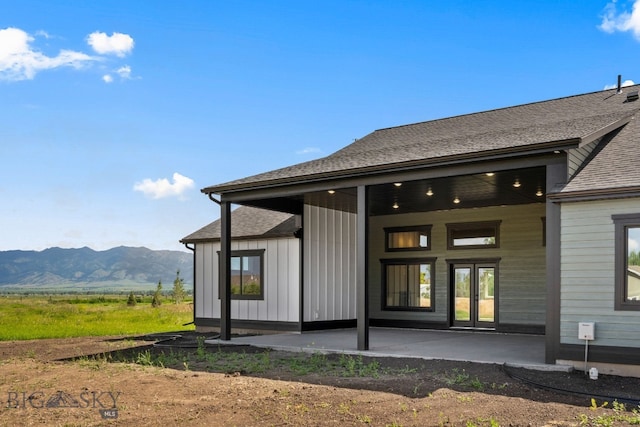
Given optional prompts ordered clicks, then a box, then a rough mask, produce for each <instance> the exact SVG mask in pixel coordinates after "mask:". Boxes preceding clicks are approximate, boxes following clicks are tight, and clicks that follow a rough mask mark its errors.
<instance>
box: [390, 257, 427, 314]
mask: <svg viewBox="0 0 640 427" xmlns="http://www.w3.org/2000/svg"><path fill="white" fill-rule="evenodd" d="M381 262H382V277H383V281H384V285H383V287H384V297H383V298H384V301H383V308H384V309H385V310H425V311H432V310H433V301H434V278H435V272H434V269H435V258H428V259H427V258H421V259H404V260H401V259H386V260H384V259H383V260H381Z"/></svg>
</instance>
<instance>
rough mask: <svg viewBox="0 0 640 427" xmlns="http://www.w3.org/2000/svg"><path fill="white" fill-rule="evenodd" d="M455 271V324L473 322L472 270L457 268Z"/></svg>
mask: <svg viewBox="0 0 640 427" xmlns="http://www.w3.org/2000/svg"><path fill="white" fill-rule="evenodd" d="M453 271H454V274H453V276H454V281H455V285H454V294H455V296H454V298H455V303H454V320H455V322H470V321H471V295H472V289H471V268H470V267H455V268H454V269H453Z"/></svg>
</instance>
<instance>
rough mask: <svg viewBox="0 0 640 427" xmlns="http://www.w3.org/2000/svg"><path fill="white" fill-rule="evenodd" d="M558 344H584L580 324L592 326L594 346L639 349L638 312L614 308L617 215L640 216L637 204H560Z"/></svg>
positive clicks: (633, 200) (639, 201)
mask: <svg viewBox="0 0 640 427" xmlns="http://www.w3.org/2000/svg"><path fill="white" fill-rule="evenodd" d="M561 212H562V213H561V220H562V233H561V240H562V245H561V307H560V342H561V343H562V344H576V345H584V341H582V340H579V339H578V323H580V322H587V321H588V322H595V323H596V332H595V338H596V339H595V340H594V341H592V342H591V343H590V345H593V346H605V347H622V348H624V347H634V348H640V311H616V310H615V309H614V302H615V300H614V275H615V270H614V268H615V265H614V263H615V250H614V242H615V237H614V225H613V221H612V219H611V216H612V215H615V214H626V213H640V199H638V198H629V199H619V200H606V201H591V202H575V203H563V204H562V208H561Z"/></svg>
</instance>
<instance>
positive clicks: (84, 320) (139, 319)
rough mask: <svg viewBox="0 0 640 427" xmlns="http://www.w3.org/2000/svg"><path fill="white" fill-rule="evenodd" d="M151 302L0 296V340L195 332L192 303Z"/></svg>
mask: <svg viewBox="0 0 640 427" xmlns="http://www.w3.org/2000/svg"><path fill="white" fill-rule="evenodd" d="M150 301H151V300H150V297H145V298H144V299H142V302H140V303H138V304H137V305H135V306H127V303H126V302H127V296H126V295H103V296H95V295H93V296H84V295H74V296H64V295H55V296H42V295H38V296H33V295H30V296H15V295H11V296H0V325H2V326H3V327H2V328H0V341H6V340H28V339H38V338H70V337H82V336H105V335H136V334H146V333H156V332H169V331H176V330H185V329H193V325H190V326H189V327H185V326H183V325H184V324H185V323H189V322H191V321H192V320H193V306H192V305H191V304H190V303H189V302H184V303H181V304H174V303H173V302H171V301H170V300H168V299H167V300H165V301H163V304H162V305H161V306H160V307H157V308H154V307H151V302H150Z"/></svg>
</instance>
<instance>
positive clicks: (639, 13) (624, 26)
mask: <svg viewBox="0 0 640 427" xmlns="http://www.w3.org/2000/svg"><path fill="white" fill-rule="evenodd" d="M598 28H600V29H601V30H602V31H604V32H607V33H613V32H616V31H621V32H627V31H631V32H633V35H634V37H635V38H636V39H637V40H639V41H640V0H635V1H634V2H633V6H632V9H631V13H629V12H627V11H623V12H620V13H618V9H617V7H616V1H615V0H614V1H612V2H611V3H609V4H607V5H606V6H605V8H604V15H603V17H602V23H601V24H600V25H599V26H598Z"/></svg>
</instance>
